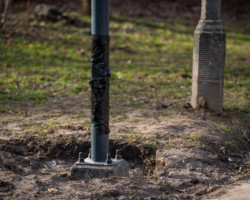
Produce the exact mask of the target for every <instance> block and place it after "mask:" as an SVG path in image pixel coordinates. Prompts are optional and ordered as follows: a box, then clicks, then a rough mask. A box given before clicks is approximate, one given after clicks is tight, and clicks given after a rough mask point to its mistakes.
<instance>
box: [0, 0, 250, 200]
mask: <svg viewBox="0 0 250 200" xmlns="http://www.w3.org/2000/svg"><path fill="white" fill-rule="evenodd" d="M117 2H120V1H116V0H114V1H112V2H111V3H112V4H111V10H112V9H113V11H114V13H115V11H116V12H117V13H115V14H117V15H121V16H124V15H125V16H130V17H131V16H132V17H134V16H140V17H143V16H145V18H147V17H149V18H151V17H152V16H155V15H156V13H157V11H158V8H159V5H156V4H154V2H152V4H151V6H150V8H151V9H150V12H145V9H144V10H140V9H139V8H140V4H139V3H136V6H134V4H133V2H132V1H128V2H129V3H128V4H126V5H125V4H124V5H123V6H124V7H123V8H124V9H118V7H119V5H120V4H119V3H117ZM132 5H133V6H134V7H133V6H132ZM160 5H161V4H160ZM74 6H75V4H74V5H73V4H72V7H74ZM171 6H172V7H171ZM131 7H133V10H131ZM160 7H161V9H163V10H167V9H169V10H171V12H169V13H168V12H166V13H165V14H164V13H163V14H164V16H163V15H160V14H159V16H158V17H160V18H163V19H166V18H168V17H173V18H174V17H176V16H177V15H178V16H180V15H179V14H180V13H181V17H184V18H185V17H187V18H197V17H198V16H199V8H197V7H195V6H194V7H192V9H190V10H191V11H192V12H184V11H185V9H186V10H187V9H188V8H182V7H181V6H180V5H179V4H178V5H177V4H175V3H173V4H171V5H170V6H168V7H167V5H164V6H160ZM183 9H184V10H183ZM65 10H66V11H67V9H66V8H65ZM69 10H72V9H69ZM159 13H160V12H159ZM156 16H157V15H156ZM17 24H18V23H17ZM23 29H25V27H24V28H23ZM32 30H33V31H34V32H35V31H37V32H38V31H40V29H32ZM27 35H29V34H27ZM16 37H17V38H18V37H19V36H18V35H17V36H16ZM243 58H244V57H240V59H243ZM178 59H179V58H178ZM88 62H89V61H88ZM6 67H8V65H6ZM2 69H3V68H2ZM13 70H14V69H13ZM67 73H68V71H67ZM10 83H11V82H10ZM16 84H17V87H18V83H16ZM45 87H46V86H45ZM164 87H165V86H164ZM166 87H168V85H166ZM150 90H151V89H150ZM121 93H122V92H121ZM0 94H1V93H0ZM80 94H81V95H75V96H66V97H60V98H57V97H55V98H52V99H49V100H48V101H46V102H45V103H42V104H35V103H34V102H32V101H27V102H22V101H20V102H18V101H14V100H13V99H11V98H10V99H8V102H7V108H4V109H0V200H1V199H69V200H72V199H183V200H189V199H190V200H191V199H208V198H217V197H218V196H219V195H220V193H219V192H220V191H221V189H223V188H224V187H225V186H227V185H231V184H233V183H235V181H238V180H243V179H248V178H249V177H250V133H249V130H250V129H249V123H248V122H249V119H244V120H245V121H246V122H244V123H243V125H242V122H241V121H242V117H240V115H242V112H245V114H244V116H246V117H247V116H249V113H247V112H248V111H242V110H240V111H239V112H236V111H232V110H231V111H230V110H229V109H226V110H223V113H221V114H215V113H210V112H209V111H205V110H202V109H201V110H193V109H192V108H191V107H190V104H188V103H186V104H185V105H184V104H183V103H185V102H189V97H176V98H174V99H173V98H172V99H171V98H168V96H165V97H164V98H162V99H159V100H157V101H154V102H153V103H151V102H150V99H148V98H149V97H144V98H145V99H143V100H145V101H143V102H145V106H144V107H143V108H141V107H140V108H138V107H136V106H131V107H125V106H124V107H121V106H120V105H119V102H118V103H116V102H115V104H113V105H111V106H112V109H111V110H112V112H111V116H110V117H111V119H110V129H111V133H110V153H111V155H112V157H114V154H115V150H116V149H121V153H122V156H123V158H124V159H126V160H127V161H128V162H129V165H130V172H129V177H126V178H116V177H110V178H103V179H93V180H73V179H72V178H71V177H70V176H69V173H70V168H71V166H72V165H73V163H74V162H76V160H77V157H78V153H79V152H83V153H84V156H85V157H86V156H87V154H88V152H89V148H90V102H89V97H88V96H86V95H83V94H85V93H80ZM236 94H237V95H238V93H236ZM152 98H156V97H154V96H153V95H152ZM125 100H126V99H125ZM125 100H124V101H125ZM163 100H166V101H163ZM135 101H137V100H135ZM121 102H122V101H121ZM147 102H148V103H147ZM155 102H157V103H155ZM139 103H140V104H143V103H142V102H139ZM4 106H5V105H4ZM8 106H9V107H10V109H8ZM121 110H122V111H121ZM118 111H119V112H118ZM116 112H117V113H116ZM236 113H237V114H238V115H239V116H238V115H236ZM247 114H248V115H247ZM53 160H54V161H55V162H56V165H55V166H48V165H46V162H49V161H53Z"/></svg>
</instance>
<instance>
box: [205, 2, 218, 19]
mask: <svg viewBox="0 0 250 200" xmlns="http://www.w3.org/2000/svg"><path fill="white" fill-rule="evenodd" d="M201 19H202V20H220V19H221V0H202V7H201Z"/></svg>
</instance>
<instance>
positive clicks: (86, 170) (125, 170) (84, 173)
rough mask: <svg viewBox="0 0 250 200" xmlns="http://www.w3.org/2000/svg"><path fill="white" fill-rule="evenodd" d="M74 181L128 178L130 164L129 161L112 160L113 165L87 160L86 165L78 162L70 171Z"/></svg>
mask: <svg viewBox="0 0 250 200" xmlns="http://www.w3.org/2000/svg"><path fill="white" fill-rule="evenodd" d="M70 175H71V177H72V178H74V179H92V178H106V177H110V176H117V177H128V176H129V164H128V162H127V161H125V160H123V159H121V160H115V159H112V164H106V163H105V162H92V161H91V160H90V159H85V162H84V163H79V162H76V163H75V164H74V165H73V166H72V167H71V170H70Z"/></svg>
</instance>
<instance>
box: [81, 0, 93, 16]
mask: <svg viewBox="0 0 250 200" xmlns="http://www.w3.org/2000/svg"><path fill="white" fill-rule="evenodd" d="M82 14H84V15H90V14H91V0H82Z"/></svg>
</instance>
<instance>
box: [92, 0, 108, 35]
mask: <svg viewBox="0 0 250 200" xmlns="http://www.w3.org/2000/svg"><path fill="white" fill-rule="evenodd" d="M91 11H92V18H91V25H92V26H91V33H92V34H93V35H109V0H92V1H91Z"/></svg>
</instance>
